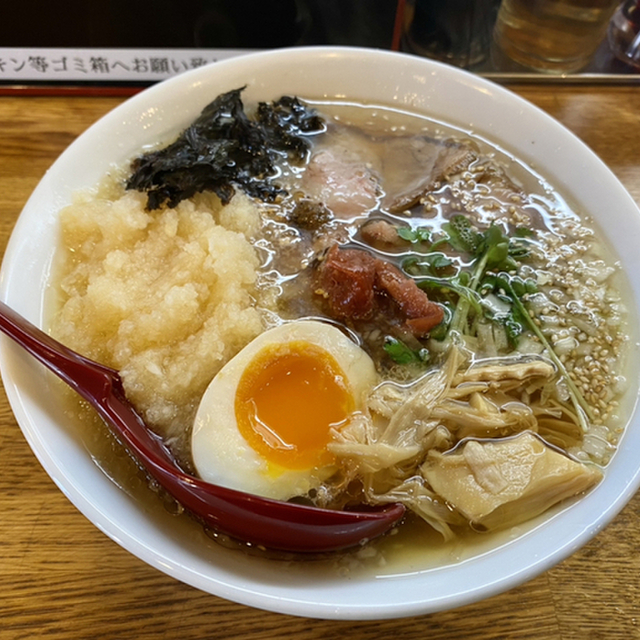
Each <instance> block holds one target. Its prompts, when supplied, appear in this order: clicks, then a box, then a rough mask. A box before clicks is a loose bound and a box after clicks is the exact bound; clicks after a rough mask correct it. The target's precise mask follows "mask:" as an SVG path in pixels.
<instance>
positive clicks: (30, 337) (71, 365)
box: [0, 302, 121, 404]
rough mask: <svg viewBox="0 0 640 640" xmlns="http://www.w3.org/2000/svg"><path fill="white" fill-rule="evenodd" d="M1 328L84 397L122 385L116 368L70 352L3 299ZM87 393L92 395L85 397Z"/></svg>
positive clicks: (87, 398)
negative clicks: (106, 386) (110, 386)
mask: <svg viewBox="0 0 640 640" xmlns="http://www.w3.org/2000/svg"><path fill="white" fill-rule="evenodd" d="M0 330H2V331H3V332H4V333H6V334H7V335H8V336H9V337H10V338H12V339H13V340H15V342H17V343H18V344H19V345H20V346H22V347H23V348H24V349H26V350H27V351H28V352H29V353H30V354H31V355H32V356H33V357H34V358H35V359H36V360H38V361H39V362H40V363H42V364H43V365H45V366H46V367H47V368H48V369H50V370H51V371H53V373H55V374H56V375H57V376H59V377H60V378H62V380H64V381H65V382H66V383H67V384H68V385H69V386H70V387H72V388H73V389H74V390H75V391H76V392H77V393H79V394H80V395H81V396H82V397H83V398H85V399H86V400H91V399H92V398H94V397H96V396H103V395H104V392H105V389H104V387H105V384H111V385H115V386H116V387H117V386H119V385H120V386H121V382H120V376H119V375H118V372H117V371H115V370H114V369H111V368H109V367H106V366H104V365H102V364H99V363H98V362H94V361H93V360H89V359H88V358H85V357H84V356H82V355H80V354H79V353H76V352H75V351H72V350H71V349H69V348H68V347H66V346H65V345H63V344H62V343H60V342H58V341H57V340H55V339H54V338H52V337H51V336H49V335H47V334H46V333H45V332H44V331H42V330H40V329H38V328H37V327H36V326H35V325H33V324H31V323H30V322H29V321H28V320H25V319H24V318H23V317H22V316H21V315H20V314H18V313H16V312H15V311H14V310H13V309H11V307H9V306H7V305H6V304H5V303H4V302H0ZM88 395H90V396H91V397H87V396H88ZM92 404H93V403H92Z"/></svg>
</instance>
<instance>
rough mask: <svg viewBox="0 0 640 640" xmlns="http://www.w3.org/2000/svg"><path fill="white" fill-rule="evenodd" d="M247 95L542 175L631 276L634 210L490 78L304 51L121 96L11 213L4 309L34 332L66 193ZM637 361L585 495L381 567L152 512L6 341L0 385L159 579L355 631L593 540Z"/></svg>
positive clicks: (54, 466) (43, 455)
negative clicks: (335, 108)
mask: <svg viewBox="0 0 640 640" xmlns="http://www.w3.org/2000/svg"><path fill="white" fill-rule="evenodd" d="M244 85H246V90H245V92H244V94H243V98H244V100H245V102H251V101H257V100H272V99H277V98H279V97H280V96H281V95H285V94H288V95H298V96H301V97H303V98H308V99H317V100H339V101H353V102H355V103H366V104H373V105H383V106H388V107H392V108H395V109H399V110H404V111H407V112H411V113H416V114H418V115H425V116H427V117H429V118H430V119H432V120H435V121H440V122H443V123H445V124H447V125H450V126H453V127H456V128H457V129H459V130H461V131H463V132H468V133H471V134H473V135H475V136H479V137H481V138H484V139H486V140H488V141H490V142H491V143H492V144H495V145H497V146H499V147H501V148H503V149H505V150H507V151H508V152H509V153H511V154H513V156H515V157H516V158H518V159H519V160H520V161H521V162H523V163H525V164H527V165H529V166H534V167H536V170H537V171H539V172H540V174H541V175H543V176H544V177H545V178H547V179H548V180H549V181H550V183H551V184H552V185H553V187H554V188H555V189H557V191H558V192H559V193H561V194H562V196H563V197H564V198H566V199H567V200H568V201H569V202H570V203H571V205H572V206H573V207H574V208H575V209H576V210H579V211H580V212H581V213H582V214H584V215H586V216H589V217H590V218H592V219H593V220H594V221H595V224H596V226H597V227H598V228H599V229H603V231H602V233H603V242H605V243H606V244H608V245H609V246H610V247H612V248H613V251H614V253H615V256H616V260H618V261H619V264H620V265H621V268H622V270H623V271H624V272H626V273H635V272H637V271H638V268H639V267H640V264H639V262H640V257H639V255H638V252H637V246H636V242H635V241H634V238H637V237H640V211H639V210H638V208H637V206H636V204H635V203H634V201H633V200H632V198H631V197H630V196H629V194H628V193H627V192H626V191H625V189H624V188H623V187H622V185H621V184H620V183H619V181H618V180H617V179H616V178H615V176H614V175H613V174H612V173H611V171H610V170H609V169H608V168H607V167H606V166H605V165H604V164H603V163H602V162H601V161H600V160H599V159H598V158H597V157H596V156H595V155H594V154H593V153H592V152H591V151H590V150H589V149H588V148H587V147H586V146H585V145H584V144H583V143H582V142H581V141H580V140H579V139H577V138H576V137H575V136H574V135H572V134H571V133H570V132H569V131H567V130H566V129H565V128H563V127H562V126H561V125H560V124H558V123H557V122H556V121H554V120H553V119H552V118H550V117H549V116H547V115H546V114H545V113H543V112H542V111H540V110H538V109H537V108H535V107H533V106H532V105H531V104H529V103H527V102H526V101H524V100H522V99H520V98H519V97H517V96H515V95H514V94H512V93H510V92H509V91H507V90H506V89H504V88H502V87H500V86H497V85H495V84H493V83H491V82H489V81H486V80H483V79H481V78H478V77H476V76H474V75H472V74H469V73H467V72H464V71H461V70H458V69H455V68H453V67H449V66H446V65H442V64H439V63H436V62H432V61H428V60H424V59H421V58H417V57H413V56H408V55H404V54H398V53H391V52H383V51H376V50H365V49H357V48H325V47H320V48H300V49H291V50H276V51H269V52H264V53H258V54H250V55H246V56H240V57H237V58H233V59H229V60H225V61H223V62H219V63H215V64H213V65H210V66H207V67H202V68H199V69H196V70H194V71H191V72H188V73H185V74H183V75H180V76H178V77H175V78H173V79H171V80H168V81H165V82H162V83H160V84H158V85H156V86H153V87H151V88H149V89H147V90H145V91H143V92H142V93H140V94H138V95H136V96H135V97H133V98H131V99H129V100H128V101H127V102H125V103H123V104H122V105H121V106H119V107H118V108H116V109H115V110H114V111H112V112H111V113H109V114H107V115H106V116H105V117H104V118H102V119H101V120H100V121H99V122H97V123H96V124H95V125H93V126H92V127H91V128H90V129H88V130H87V131H86V132H85V133H84V134H83V135H81V136H80V137H79V138H78V139H77V140H76V141H75V142H74V143H73V144H72V145H71V146H70V147H69V148H68V149H67V150H66V151H65V152H64V153H63V154H62V155H61V156H60V158H59V159H58V160H57V161H56V162H55V163H54V165H53V166H52V167H51V169H50V170H49V171H48V172H47V174H46V175H45V176H44V177H43V179H42V181H41V182H40V184H39V185H38V187H37V188H36V190H35V191H34V193H33V195H32V196H31V198H30V199H29V201H28V202H27V204H26V206H25V208H24V210H23V212H22V214H21V215H20V218H19V220H18V223H17V225H16V227H15V230H14V232H13V234H12V237H11V240H10V243H9V246H8V248H7V252H6V256H5V260H4V263H3V266H2V280H1V284H0V287H1V292H0V294H1V295H2V299H3V300H4V301H6V302H7V303H8V304H9V305H10V306H11V307H13V308H14V309H16V310H17V311H18V312H19V313H21V314H22V315H24V316H25V317H26V318H27V319H29V320H31V321H32V322H34V323H36V324H38V325H40V326H42V325H43V323H44V321H45V316H46V311H47V308H46V300H47V289H48V287H49V285H50V281H51V273H52V269H53V265H54V255H55V251H56V246H57V238H58V235H57V229H58V213H59V211H60V209H61V208H62V207H64V206H65V205H66V204H68V203H69V202H70V201H71V197H72V194H73V193H74V192H75V191H77V190H78V189H82V188H86V187H91V186H93V185H95V184H97V183H98V181H99V180H100V179H101V178H102V177H103V176H104V175H105V174H106V173H107V172H108V171H110V170H111V169H112V168H113V167H114V166H122V165H124V164H125V163H126V162H127V161H129V160H130V159H131V158H132V157H134V156H135V155H136V154H137V153H138V152H139V151H140V150H141V149H142V148H144V147H145V146H148V145H153V144H156V143H157V142H158V141H161V140H168V139H170V138H171V136H172V135H175V134H176V133H178V132H179V131H180V130H182V129H183V128H184V127H185V126H187V125H188V124H189V123H190V122H191V121H192V120H193V119H194V118H195V117H196V116H197V115H198V114H199V112H200V110H201V109H202V108H203V107H204V106H205V105H206V104H208V103H209V102H210V101H211V100H212V99H213V98H214V97H215V96H217V95H218V94H220V93H222V92H225V91H229V90H231V89H235V88H237V87H241V86H244ZM605 216H606V219H605ZM605 222H606V224H605ZM599 223H601V224H599ZM639 305H640V283H638V282H637V281H635V282H630V283H629V301H628V307H629V313H630V315H631V316H632V317H637V314H638V313H639V312H640V309H639V308H638V307H639ZM631 344H635V340H632V341H631ZM631 360H632V361H633V362H632V363H631V365H632V366H631V368H630V369H631V374H630V376H629V390H628V392H627V396H628V397H627V403H628V406H629V414H631V415H630V418H629V422H628V425H627V427H626V430H625V432H624V434H623V436H622V437H621V439H620V442H619V444H618V447H617V451H616V452H615V454H614V456H613V458H612V460H611V462H610V463H609V464H608V466H607V467H606V469H605V473H604V478H603V480H602V481H601V482H600V483H599V484H598V485H597V486H596V487H595V488H594V489H593V490H591V491H590V492H589V493H587V494H586V495H584V496H582V497H581V498H580V499H578V500H575V501H572V502H571V503H569V504H567V505H564V506H563V507H562V508H559V509H555V510H553V511H552V512H551V513H549V514H547V515H544V516H543V517H541V518H538V519H536V520H535V521H534V522H532V523H531V524H530V525H528V526H526V527H521V528H518V529H517V530H510V531H508V532H506V533H505V534H504V535H502V536H498V537H495V538H492V540H491V541H490V542H488V543H487V544H479V545H477V546H476V547H474V548H472V549H467V550H458V551H456V552H455V553H454V554H451V555H449V556H448V557H446V558H445V557H440V558H437V559H435V560H434V558H433V557H431V556H430V555H429V554H425V555H424V556H422V555H420V554H413V555H412V554H409V555H402V554H401V553H395V554H394V553H390V555H389V556H388V558H387V557H385V559H384V562H382V561H381V558H379V557H378V556H377V555H376V553H375V551H370V549H372V548H373V547H366V546H365V547H364V548H363V549H361V550H359V551H354V552H350V553H346V554H341V555H338V556H333V557H329V558H321V559H318V558H316V559H313V560H310V559H301V558H295V557H289V556H287V557H277V558H274V557H270V556H269V555H268V554H261V553H258V552H255V551H254V550H252V549H248V548H243V547H242V545H234V544H231V543H228V544H227V543H225V544H221V540H217V541H216V540H214V539H212V538H211V537H208V536H207V535H205V533H204V532H203V531H202V530H201V529H200V528H199V527H198V526H197V525H195V523H192V522H191V521H190V520H189V519H187V518H184V517H181V518H176V517H175V516H173V515H171V514H170V513H168V512H167V511H165V510H163V509H155V508H153V507H152V506H149V504H147V503H145V502H144V501H141V500H140V499H139V498H138V496H137V495H135V493H134V492H130V491H125V490H123V489H122V488H121V487H120V486H119V484H118V483H117V482H115V481H114V479H113V478H112V477H111V476H110V473H109V472H108V470H107V471H105V470H103V469H102V468H101V466H100V465H98V464H96V460H95V456H92V452H91V450H90V446H88V445H87V442H86V439H85V438H83V437H82V435H81V434H80V433H78V432H77V431H76V430H74V429H73V428H71V427H70V426H69V421H68V419H67V413H66V407H65V403H64V402H63V401H62V400H61V399H60V390H59V388H58V385H57V383H56V382H55V381H53V380H52V379H51V377H50V376H49V375H47V374H45V373H44V372H43V371H42V370H41V368H40V367H39V366H38V365H37V364H35V363H34V362H33V361H31V360H30V359H29V357H27V356H26V355H25V354H24V353H23V352H21V351H20V350H19V349H18V348H17V347H15V346H14V345H13V344H11V343H9V341H8V340H4V339H3V340H2V342H1V344H0V366H1V371H2V377H3V380H4V384H5V388H6V391H7V395H8V397H9V401H10V403H11V406H12V408H13V411H14V413H15V415H16V417H17V420H18V423H19V425H20V428H21V429H22V431H23V433H24V436H25V438H26V439H27V441H28V443H29V445H30V446H31V448H32V450H33V452H34V454H35V455H36V456H37V458H38V460H39V461H40V463H41V464H42V466H43V467H44V469H45V470H46V472H47V473H48V474H49V475H50V477H51V478H52V479H53V480H54V482H55V483H56V484H57V485H58V487H59V488H60V490H61V491H62V492H63V493H64V494H65V495H66V496H67V497H68V498H69V500H70V501H71V502H72V503H73V504H74V505H75V506H76V507H77V508H78V509H79V510H80V511H81V512H82V513H83V514H84V515H85V516H86V517H87V518H88V519H89V520H90V521H91V522H93V523H94V524H95V525H96V526H97V527H98V528H99V529H100V530H102V531H103V532H104V533H105V534H106V535H107V536H109V537H110V538H111V539H113V540H115V541H116V542H117V543H118V544H119V545H121V546H122V547H123V548H125V549H126V550H128V551H129V552H130V553H132V554H134V555H135V556H137V557H138V558H140V559H142V560H143V561H145V562H146V563H148V564H149V565H151V566H152V567H155V568H156V569H158V570H159V571H162V572H165V573H166V574H168V575H170V576H172V577H174V578H175V579H177V580H180V581H182V582H184V583H186V584H189V585H192V586H194V587H196V588H198V589H201V590H203V591H205V592H208V593H211V594H213V595H216V596H219V597H222V598H226V599H228V600H231V601H234V602H238V603H242V604H245V605H248V606H252V607H257V608H262V609H267V610H271V611H275V612H281V613H287V614H292V615H299V616H307V617H317V618H334V619H354V620H368V619H382V618H394V617H404V616H413V615H419V614H426V613H431V612H435V611H441V610H445V609H450V608H454V607H459V606H462V605H465V604H469V603H471V602H475V601H478V600H480V599H484V598H487V597H490V596H492V595H495V594H497V593H500V592H502V591H505V590H507V589H510V588H513V587H515V586H517V585H519V584H521V583H523V582H525V581H527V580H529V579H531V578H533V577H535V576H536V575H538V574H540V573H541V572H543V571H545V570H547V569H549V568H550V567H551V566H553V565H554V564H555V563H557V562H559V561H561V560H562V559H564V558H566V557H567V556H568V555H569V554H571V553H573V552H574V551H575V550H576V549H578V548H579V547H580V546H581V545H583V544H585V543H586V542H587V541H589V540H590V539H591V538H592V537H593V536H595V535H597V533H598V532H599V531H600V530H601V529H602V528H603V527H604V526H606V525H607V523H608V522H610V521H611V520H612V519H613V518H614V517H615V515H616V514H617V513H618V512H619V511H620V510H621V509H622V507H623V506H624V505H625V504H626V503H627V501H628V500H629V499H630V498H631V497H632V495H633V494H634V493H635V491H636V490H637V488H638V485H639V483H640V459H639V458H638V456H637V453H636V452H637V451H638V450H639V449H640V428H639V427H640V425H639V424H638V421H639V420H640V418H639V417H638V415H637V412H636V411H635V399H636V397H637V389H638V385H637V375H636V373H635V372H636V367H634V365H635V363H636V361H637V360H638V353H637V349H636V348H635V347H634V348H633V349H632V350H631ZM390 539H391V542H389V543H388V544H389V545H390V546H392V545H393V540H392V537H390ZM222 542H224V541H222ZM122 581H123V584H124V583H125V581H126V576H124V575H123V576H122Z"/></svg>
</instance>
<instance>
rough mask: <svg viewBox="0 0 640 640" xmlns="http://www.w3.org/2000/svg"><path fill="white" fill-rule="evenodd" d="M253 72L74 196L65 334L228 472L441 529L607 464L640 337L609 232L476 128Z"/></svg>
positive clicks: (68, 230)
mask: <svg viewBox="0 0 640 640" xmlns="http://www.w3.org/2000/svg"><path fill="white" fill-rule="evenodd" d="M241 92H242V90H236V91H231V92H229V93H227V94H223V95H222V96H219V97H218V98H217V99H216V100H214V101H213V102H212V103H211V104H210V105H209V106H207V107H206V108H205V109H204V110H203V112H202V114H201V115H200V116H199V117H198V119H197V120H196V121H195V122H194V123H193V124H192V125H191V126H190V127H189V128H188V129H186V130H185V131H184V132H183V133H182V134H180V136H179V137H178V138H177V139H176V140H175V141H172V142H170V144H168V145H167V146H164V147H162V148H158V149H156V150H153V151H151V152H149V153H147V154H144V155H141V156H140V157H138V158H136V159H134V160H133V162H132V164H131V167H130V168H124V169H122V170H121V171H118V172H116V173H115V174H114V175H113V176H111V177H110V178H108V179H106V180H105V181H104V183H103V184H102V185H100V187H99V188H98V189H97V190H96V191H93V192H90V193H83V194H78V196H77V198H76V200H75V201H74V203H73V204H72V205H70V206H69V207H67V208H65V209H64V210H63V211H62V212H61V225H62V246H61V254H62V260H61V262H62V266H61V271H60V276H59V278H58V282H57V285H58V289H59V296H60V300H61V302H60V307H59V310H58V311H57V313H56V314H55V317H54V319H53V321H52V330H53V333H54V334H55V335H56V337H58V338H59V339H61V340H62V341H64V342H65V343H67V344H68V345H69V346H71V347H73V348H75V349H77V350H79V351H81V352H82V353H84V354H86V355H87V356H89V357H92V358H94V359H97V360H99V361H101V362H104V363H105V364H108V365H109V366H112V367H114V368H116V369H118V370H119V371H121V373H122V378H123V382H124V386H125V390H126V393H127V395H128V397H129V398H130V399H131V400H132V402H133V403H134V404H135V405H136V407H137V408H138V410H139V411H140V412H141V414H142V415H143V416H144V419H145V420H146V421H147V423H148V424H149V425H150V426H151V427H152V428H154V429H155V430H156V431H157V432H158V434H160V435H161V436H162V437H163V438H164V439H165V441H166V442H167V445H168V446H170V447H171V448H172V449H173V451H174V452H175V454H176V455H177V456H178V457H179V459H180V460H181V461H182V464H183V465H184V467H185V468H187V469H190V470H191V471H193V472H195V473H197V474H198V475H200V476H201V477H202V478H204V479H205V480H207V481H210V482H214V483H217V484H221V485H226V486H230V487H233V488H236V489H240V490H244V491H248V492H252V493H256V494H260V495H264V496H270V497H275V498H279V499H282V500H296V501H304V502H307V503H310V504H315V505H318V506H322V507H328V508H344V507H345V506H348V505H349V504H353V503H360V502H366V503H371V504H379V503H386V502H396V501H399V502H402V503H404V504H405V505H406V506H407V507H408V509H409V510H410V512H411V513H412V514H413V515H412V517H415V518H420V519H422V520H424V521H426V522H427V523H428V524H429V525H430V526H431V527H432V528H433V529H435V530H436V531H438V532H439V533H440V534H442V536H443V537H444V538H445V539H450V538H451V537H453V536H455V535H456V534H457V533H460V532H462V531H464V530H466V529H469V528H472V529H474V530H476V531H481V530H492V529H499V528H504V527H508V526H511V525H514V524H517V523H520V522H523V521H525V520H528V519H530V518H532V517H534V516H536V515H538V514H540V513H542V512H544V511H545V510H547V509H549V508H550V507H552V506H554V505H556V504H558V503H559V502H561V501H563V500H566V499H568V498H572V497H575V496H577V495H579V494H582V493H583V492H585V491H587V490H588V489H589V488H591V487H592V486H593V485H595V484H596V483H597V482H598V481H599V480H600V478H601V477H602V474H603V471H604V468H605V467H606V464H607V462H608V460H609V459H610V457H611V455H612V453H613V452H614V450H615V445H616V442H617V439H618V437H619V435H620V432H621V429H622V427H623V426H624V419H625V415H624V410H623V408H622V404H621V400H622V398H623V393H624V382H625V379H624V375H623V374H624V368H623V362H622V353H623V350H624V345H625V344H626V343H627V340H628V338H627V335H626V328H625V309H624V305H623V303H622V298H621V293H620V289H619V287H620V286H622V283H621V282H620V281H619V277H620V276H619V274H616V269H615V267H614V266H613V262H612V261H611V259H610V258H609V256H608V254H607V251H606V249H605V247H604V246H603V245H602V244H601V242H600V241H599V239H598V235H597V232H596V230H595V229H594V228H593V227H592V226H590V224H589V223H588V222H587V221H586V220H584V219H581V218H580V217H579V215H578V214H577V213H576V212H574V211H572V210H571V209H570V207H569V206H568V205H567V204H566V203H565V202H564V200H563V199H562V197H561V196H560V195H559V194H557V193H555V192H554V191H553V190H552V189H551V187H550V186H549V185H548V184H547V183H545V182H544V181H543V180H542V179H541V178H540V177H539V176H538V175H536V174H535V173H533V171H531V170H530V169H528V168H527V167H526V166H525V165H523V164H522V163H520V162H518V161H517V160H516V159H514V158H511V157H509V156H508V154H506V153H504V152H503V151H501V150H500V149H499V148H498V147H494V146H491V145H490V144H489V143H487V142H486V141H484V140H481V139H480V138H477V137H474V136H472V135H469V134H463V133H462V132H461V131H458V130H455V129H453V128H447V127H445V126H444V125H442V124H439V123H435V122H432V121H429V120H428V119H426V118H424V117H421V116H416V115H411V114H406V113H398V112H394V111H392V110H391V109H385V108H381V107H370V106H364V105H360V106H358V105H341V104H329V103H327V104H319V103H318V104H316V105H315V106H313V107H312V106H310V104H306V103H304V102H303V101H301V100H300V99H298V98H290V97H284V98H282V99H280V100H279V101H277V102H274V103H270V104H266V103H265V104H260V105H258V106H257V107H256V108H255V110H254V112H249V111H248V110H245V108H244V105H243V104H242V100H241Z"/></svg>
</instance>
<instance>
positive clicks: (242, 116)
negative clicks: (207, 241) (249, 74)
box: [126, 87, 326, 210]
mask: <svg viewBox="0 0 640 640" xmlns="http://www.w3.org/2000/svg"><path fill="white" fill-rule="evenodd" d="M244 89H245V87H242V88H240V89H234V90H232V91H229V92H227V93H224V94H221V95H220V96H218V97H217V98H216V99H215V100H214V101H213V102H211V103H210V104H209V105H207V106H206V107H205V108H204V109H203V110H202V112H201V114H200V115H199V116H198V118H197V119H196V120H195V121H194V122H193V123H192V124H191V125H190V126H189V127H188V128H187V129H185V131H183V132H182V133H181V134H180V136H179V137H178V139H177V140H176V141H175V142H173V143H172V144H170V145H169V146H167V147H165V148H163V149H160V150H158V151H151V152H149V153H146V154H144V155H142V156H140V157H138V158H136V159H135V160H134V161H133V162H132V164H131V169H132V175H131V177H130V178H129V180H128V181H127V184H126V188H127V189H136V190H138V191H146V192H147V209H148V210H154V209H159V208H160V207H162V206H163V205H165V204H166V205H168V206H169V207H175V206H176V205H177V204H178V203H179V202H180V201H182V200H185V199H187V198H190V197H191V196H193V195H194V194H195V193H199V192H201V191H213V192H214V193H216V194H217V195H218V197H219V198H220V200H221V201H222V202H223V203H224V204H227V203H228V202H229V201H230V200H231V198H232V197H233V194H234V193H235V187H240V188H241V189H242V190H244V191H245V192H246V193H247V194H248V195H250V196H254V197H257V198H260V199H261V200H264V201H266V202H273V201H274V200H275V199H276V198H277V197H278V196H279V195H281V194H283V193H284V190H283V189H282V188H280V187H279V186H278V185H277V184H274V183H273V182H271V180H270V178H271V177H273V176H274V174H275V173H276V170H275V163H276V160H277V158H278V156H281V155H283V154H286V155H288V156H289V157H290V159H291V160H292V161H297V162H301V161H303V160H304V159H305V158H306V156H307V154H308V151H309V148H310V143H309V140H308V139H307V138H306V137H305V136H309V135H313V134H316V133H320V132H322V131H324V130H325V128H326V127H325V123H324V121H323V120H322V118H321V117H320V116H318V115H317V114H316V113H315V111H313V110H312V109H310V108H308V107H307V106H306V105H304V104H303V103H302V102H301V101H300V100H298V98H295V97H290V96H283V97H282V98H280V100H278V101H276V102H273V103H264V102H261V103H260V104H259V105H258V109H257V113H256V119H254V120H252V119H250V118H249V116H247V114H246V113H245V112H244V106H243V104H242V99H241V97H240V94H241V93H242V91H243V90H244Z"/></svg>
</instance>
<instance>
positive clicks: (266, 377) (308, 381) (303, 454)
mask: <svg viewBox="0 0 640 640" xmlns="http://www.w3.org/2000/svg"><path fill="white" fill-rule="evenodd" d="M353 410H354V401H353V397H352V394H351V391H350V388H349V384H348V382H347V380H346V376H345V374H344V372H343V371H342V369H341V367H340V365H339V364H338V363H337V362H336V360H335V358H334V357H333V356H332V355H331V354H330V353H329V352H328V351H326V350H325V349H322V348H321V347H318V346H317V345H314V344H311V343H309V342H305V341H294V342H287V343H281V344H273V345H269V346H267V347H265V348H264V349H262V350H261V351H260V352H259V353H258V354H257V355H256V356H255V357H254V358H253V360H252V361H251V363H250V364H249V365H248V366H247V368H246V369H245V371H244V373H243V374H242V377H241V378H240V382H239V383H238V388H237V391H236V397H235V414H236V420H237V422H238V429H239V431H240V434H241V435H242V437H243V438H244V439H245V440H246V441H247V442H248V443H249V445H250V446H251V447H252V448H253V449H255V451H257V452H258V454H260V456H262V458H263V459H265V460H267V461H268V462H269V463H274V464H276V465H278V466H280V467H284V468H286V469H309V468H312V467H316V466H321V465H327V464H331V463H332V462H333V455H332V454H331V453H330V452H329V451H327V448H326V447H327V443H328V442H329V440H330V439H331V435H330V429H331V427H332V426H338V425H339V424H341V423H343V422H344V421H345V420H346V419H347V417H348V416H349V415H350V414H351V413H352V412H353Z"/></svg>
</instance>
